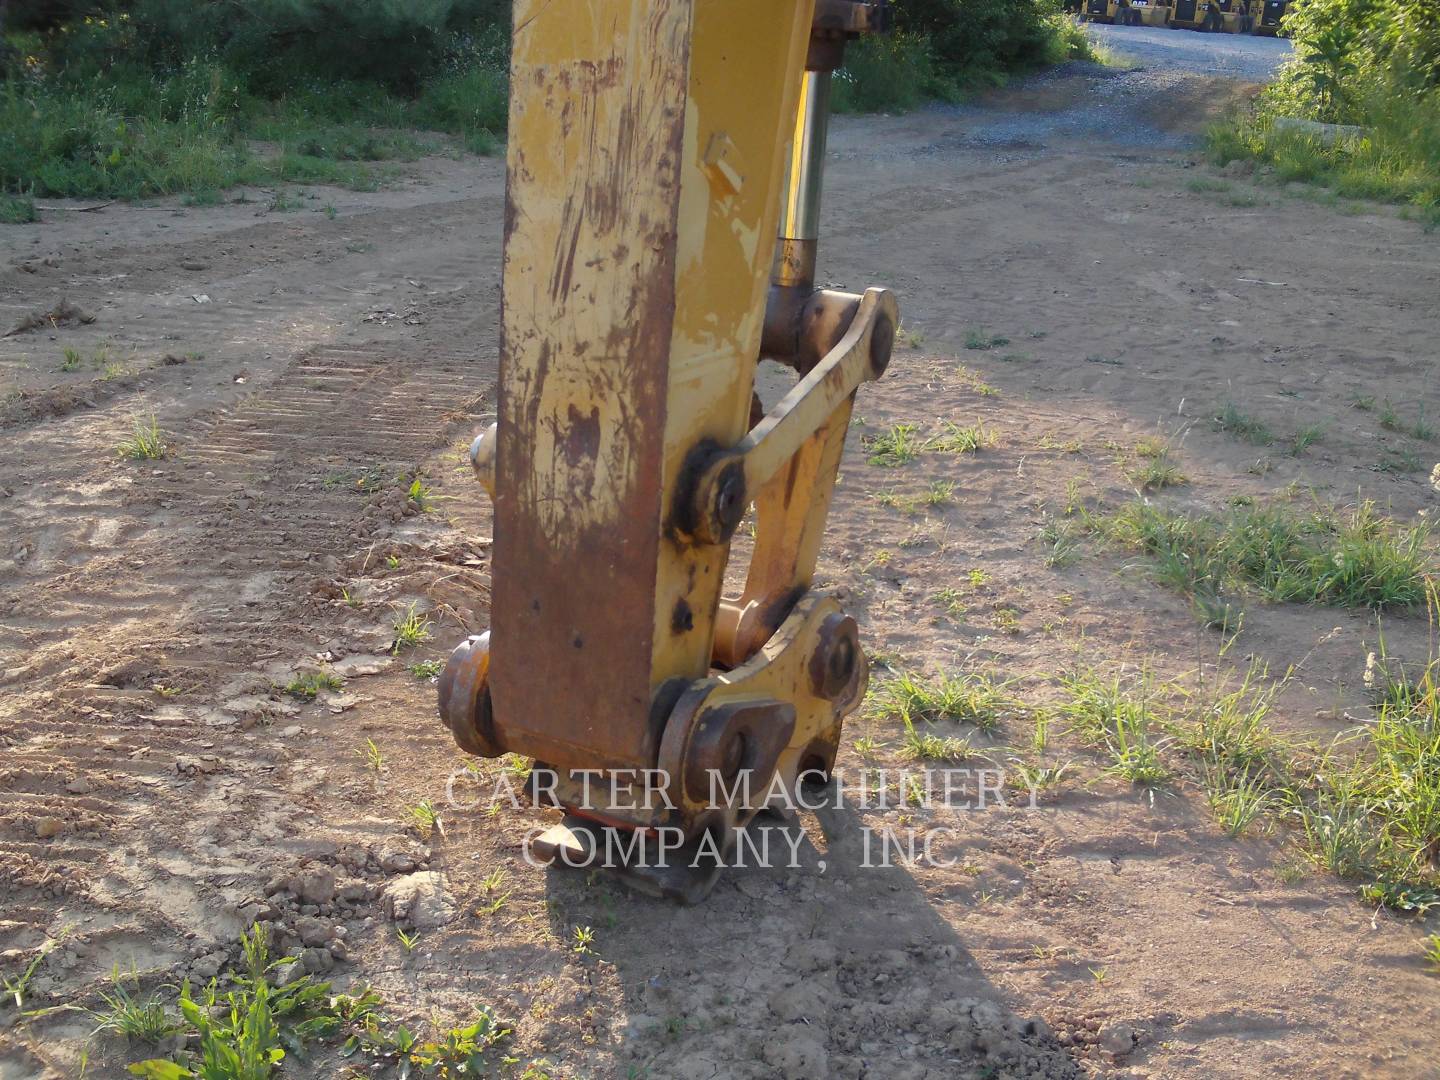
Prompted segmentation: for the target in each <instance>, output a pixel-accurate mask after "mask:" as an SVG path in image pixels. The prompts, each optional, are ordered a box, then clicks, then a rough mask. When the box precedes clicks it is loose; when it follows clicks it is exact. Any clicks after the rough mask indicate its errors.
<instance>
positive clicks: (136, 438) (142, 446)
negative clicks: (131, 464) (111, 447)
mask: <svg viewBox="0 0 1440 1080" xmlns="http://www.w3.org/2000/svg"><path fill="white" fill-rule="evenodd" d="M168 451H169V447H167V446H166V445H165V439H164V437H163V436H162V435H161V434H160V427H159V425H158V424H157V423H156V422H155V417H153V416H152V417H150V418H149V419H148V420H145V419H141V418H139V417H136V418H135V420H134V422H133V425H132V427H131V429H130V437H129V438H127V439H123V440H122V441H121V443H120V445H119V446H117V447H116V448H115V452H116V453H117V454H118V455H119V456H120V457H122V458H129V459H130V460H131V461H159V460H160V459H161V458H163V457H164V456H165V455H166V453H167V452H168Z"/></svg>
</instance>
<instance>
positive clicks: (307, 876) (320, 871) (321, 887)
mask: <svg viewBox="0 0 1440 1080" xmlns="http://www.w3.org/2000/svg"><path fill="white" fill-rule="evenodd" d="M295 895H297V896H298V897H300V899H301V900H303V901H304V902H305V903H307V904H328V903H329V902H330V901H331V900H333V899H335V872H334V871H333V870H330V869H328V868H326V867H323V866H320V867H312V868H311V869H309V870H306V871H305V872H304V873H303V874H301V875H300V876H299V877H298V878H297V879H296V881H295Z"/></svg>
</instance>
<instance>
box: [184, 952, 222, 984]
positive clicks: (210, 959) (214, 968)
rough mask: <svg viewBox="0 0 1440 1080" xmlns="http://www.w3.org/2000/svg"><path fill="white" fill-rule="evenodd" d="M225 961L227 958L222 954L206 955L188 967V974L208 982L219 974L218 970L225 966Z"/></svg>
mask: <svg viewBox="0 0 1440 1080" xmlns="http://www.w3.org/2000/svg"><path fill="white" fill-rule="evenodd" d="M226 959H228V958H227V957H226V955H225V954H224V953H223V952H212V953H206V954H205V955H204V956H202V957H200V959H198V960H196V961H195V963H193V964H191V965H190V974H192V975H194V976H195V978H197V979H202V980H204V981H206V982H209V981H210V980H211V979H213V978H215V976H216V975H219V974H220V969H221V968H223V967H224V966H225V961H226Z"/></svg>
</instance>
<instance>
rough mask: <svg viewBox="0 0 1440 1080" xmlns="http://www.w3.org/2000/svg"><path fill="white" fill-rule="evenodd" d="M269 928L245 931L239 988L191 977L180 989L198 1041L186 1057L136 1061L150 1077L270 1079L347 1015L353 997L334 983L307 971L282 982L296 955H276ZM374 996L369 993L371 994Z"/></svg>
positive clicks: (137, 1071)
mask: <svg viewBox="0 0 1440 1080" xmlns="http://www.w3.org/2000/svg"><path fill="white" fill-rule="evenodd" d="M267 932H268V931H267V929H266V927H265V926H264V925H263V924H257V925H256V926H255V928H254V930H253V931H252V932H251V933H250V934H248V935H246V937H245V938H244V960H245V970H244V972H243V973H237V975H236V977H235V981H236V985H237V988H236V989H235V990H232V991H230V992H229V993H227V994H225V995H224V996H223V997H222V996H220V995H219V994H218V993H217V991H216V986H215V983H214V982H213V981H212V982H211V983H210V985H209V986H208V987H207V988H205V989H204V990H203V991H201V993H200V995H199V997H198V998H197V997H196V996H195V995H194V994H193V993H192V991H191V989H190V984H189V983H188V982H187V983H185V985H184V986H183V987H182V988H181V991H180V1012H181V1015H182V1017H183V1019H184V1030H185V1031H186V1033H187V1034H189V1035H190V1036H191V1037H192V1040H193V1045H194V1046H195V1049H194V1050H193V1051H192V1052H189V1053H187V1054H186V1060H185V1061H184V1062H183V1063H177V1062H174V1061H169V1060H166V1059H164V1058H157V1059H152V1060H150V1061H142V1062H138V1063H137V1064H134V1065H131V1066H130V1072H131V1073H132V1074H133V1075H135V1076H142V1077H147V1078H148V1080H269V1078H270V1077H271V1076H273V1075H274V1074H275V1071H276V1069H277V1067H278V1066H279V1064H280V1063H281V1062H282V1061H283V1060H284V1059H285V1056H286V1053H287V1051H289V1052H292V1053H293V1052H297V1051H299V1050H300V1049H301V1048H302V1047H303V1046H304V1045H305V1043H307V1042H309V1041H311V1040H312V1039H317V1038H324V1037H327V1036H330V1035H333V1034H335V1033H337V1032H338V1031H339V1030H340V1029H341V1028H342V1026H343V1024H344V1022H345V1021H346V1020H347V1019H348V1015H347V1010H349V1008H350V1006H351V1003H352V1000H353V999H348V998H331V997H330V984H329V983H317V982H314V981H313V980H312V979H311V977H310V976H309V975H302V976H301V977H299V978H298V979H295V980H294V981H292V982H290V983H288V984H287V985H285V986H283V987H278V986H276V985H274V983H272V981H271V976H272V975H273V974H274V973H275V972H276V970H277V969H278V968H279V967H280V966H281V965H282V964H286V963H288V962H290V961H288V960H276V961H274V962H271V960H270V956H269V949H268V946H267V945H266V934H267ZM367 996H368V995H367Z"/></svg>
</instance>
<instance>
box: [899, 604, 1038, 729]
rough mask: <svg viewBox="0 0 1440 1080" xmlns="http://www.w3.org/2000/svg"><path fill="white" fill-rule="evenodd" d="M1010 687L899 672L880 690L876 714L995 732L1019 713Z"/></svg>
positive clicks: (972, 677) (972, 678)
mask: <svg viewBox="0 0 1440 1080" xmlns="http://www.w3.org/2000/svg"><path fill="white" fill-rule="evenodd" d="M952 600H953V597H952ZM1010 685H1011V684H1010V683H1008V682H997V681H995V679H993V678H991V677H990V676H988V675H983V674H977V673H973V672H972V673H967V674H964V675H947V674H944V673H941V674H939V675H936V676H934V677H932V678H927V677H925V676H923V675H920V674H918V673H916V672H901V673H900V674H898V675H896V676H895V677H894V678H892V679H888V680H886V682H885V684H884V685H883V686H882V687H881V688H880V691H879V693H878V694H877V695H876V701H875V712H876V715H878V716H879V717H880V718H882V719H898V720H900V721H902V722H903V723H907V724H911V723H915V722H917V721H918V722H921V723H925V724H936V723H940V722H941V721H952V722H954V723H963V724H971V725H973V726H974V727H976V728H978V729H979V730H981V731H986V732H989V731H995V730H996V729H997V728H999V727H1000V725H1001V723H1002V722H1003V721H1004V720H1005V719H1006V718H1008V717H1010V716H1014V715H1017V714H1018V713H1019V712H1020V711H1021V707H1020V703H1019V702H1018V701H1016V700H1015V698H1014V697H1013V696H1011V694H1010V693H1009V687H1010Z"/></svg>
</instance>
